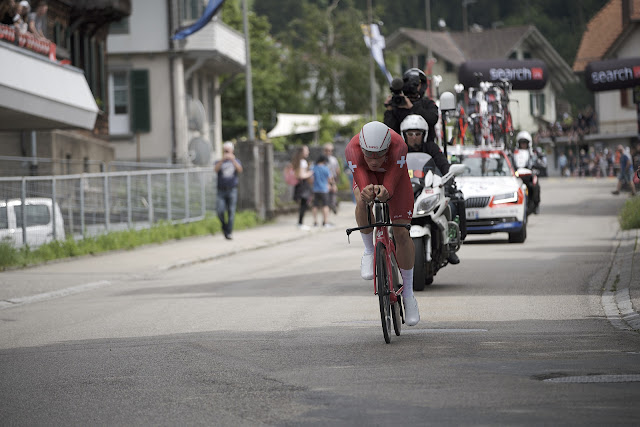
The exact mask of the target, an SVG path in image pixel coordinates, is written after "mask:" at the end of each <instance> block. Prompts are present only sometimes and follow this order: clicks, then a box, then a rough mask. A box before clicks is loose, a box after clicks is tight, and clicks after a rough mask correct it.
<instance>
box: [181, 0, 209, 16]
mask: <svg viewBox="0 0 640 427" xmlns="http://www.w3.org/2000/svg"><path fill="white" fill-rule="evenodd" d="M203 10H204V4H203V2H202V0H181V1H180V16H181V17H182V20H183V21H195V20H196V19H198V18H200V16H201V15H202V12H203Z"/></svg>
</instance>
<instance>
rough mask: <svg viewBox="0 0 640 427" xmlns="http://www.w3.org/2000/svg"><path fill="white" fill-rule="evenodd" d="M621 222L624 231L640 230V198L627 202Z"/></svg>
mask: <svg viewBox="0 0 640 427" xmlns="http://www.w3.org/2000/svg"><path fill="white" fill-rule="evenodd" d="M619 220H620V227H621V228H622V229H623V230H631V229H632V228H640V196H636V197H632V198H630V199H629V200H627V201H626V202H625V204H624V206H623V207H622V210H621V211H620V214H619Z"/></svg>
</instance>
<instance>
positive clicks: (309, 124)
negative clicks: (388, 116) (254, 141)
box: [267, 113, 363, 138]
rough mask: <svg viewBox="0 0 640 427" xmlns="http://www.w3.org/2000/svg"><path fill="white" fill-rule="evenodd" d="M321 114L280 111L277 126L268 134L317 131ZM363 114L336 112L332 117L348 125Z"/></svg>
mask: <svg viewBox="0 0 640 427" xmlns="http://www.w3.org/2000/svg"><path fill="white" fill-rule="evenodd" d="M321 117H322V116H320V115H319V114H288V113H278V114H277V122H276V126H275V127H274V128H273V129H271V131H270V132H269V133H268V134H267V136H268V137H269V138H277V137H279V136H287V135H297V134H301V133H309V132H317V131H318V129H320V118H321ZM362 117H363V116H362V115H361V114H334V115H332V116H331V117H330V118H331V120H333V121H334V122H338V123H340V125H342V126H346V125H348V124H349V123H351V122H354V121H356V120H359V119H361V118H362Z"/></svg>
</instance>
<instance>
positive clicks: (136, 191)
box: [0, 168, 217, 246]
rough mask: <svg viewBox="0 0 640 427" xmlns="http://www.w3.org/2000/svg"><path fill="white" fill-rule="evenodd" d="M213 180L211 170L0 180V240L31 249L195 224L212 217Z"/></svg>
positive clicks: (214, 184)
mask: <svg viewBox="0 0 640 427" xmlns="http://www.w3.org/2000/svg"><path fill="white" fill-rule="evenodd" d="M216 179H217V176H216V175H215V173H214V172H213V168H189V169H162V170H147V171H129V172H106V173H90V174H79V175H56V176H23V177H0V239H2V240H1V241H7V242H10V243H12V244H14V245H16V246H20V245H23V244H25V243H26V244H28V245H29V246H37V245H39V244H42V243H46V242H48V241H51V240H55V239H61V238H64V237H65V236H67V238H68V237H69V236H72V237H73V238H75V239H81V238H84V237H87V236H95V235H98V234H103V233H107V232H110V231H118V230H125V229H140V228H148V227H151V226H152V225H153V224H154V223H157V222H158V221H169V222H173V223H177V222H191V221H197V220H201V219H203V218H204V217H205V216H206V214H207V213H208V212H215V200H216ZM47 200H48V203H47V202H46V201H47ZM43 205H46V206H48V209H44V208H42V206H43ZM16 206H18V208H16ZM22 206H26V208H25V209H22ZM36 206H39V207H38V208H36ZM57 207H59V209H58V208H57ZM58 215H59V216H61V218H58V217H57V216H58ZM60 220H61V221H60ZM23 225H24V226H23ZM61 228H62V229H61Z"/></svg>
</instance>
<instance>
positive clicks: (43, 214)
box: [13, 205, 51, 228]
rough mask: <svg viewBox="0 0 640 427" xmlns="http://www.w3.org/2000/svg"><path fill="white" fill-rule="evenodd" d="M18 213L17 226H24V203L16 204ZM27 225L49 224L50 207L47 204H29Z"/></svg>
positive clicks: (15, 207)
mask: <svg viewBox="0 0 640 427" xmlns="http://www.w3.org/2000/svg"><path fill="white" fill-rule="evenodd" d="M13 209H14V212H15V214H16V227H17V228H22V205H16V206H14V208H13ZM25 213H26V214H27V227H33V226H35V225H47V224H49V223H50V222H51V214H50V212H49V207H48V206H46V205H27V209H26V211H25Z"/></svg>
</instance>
